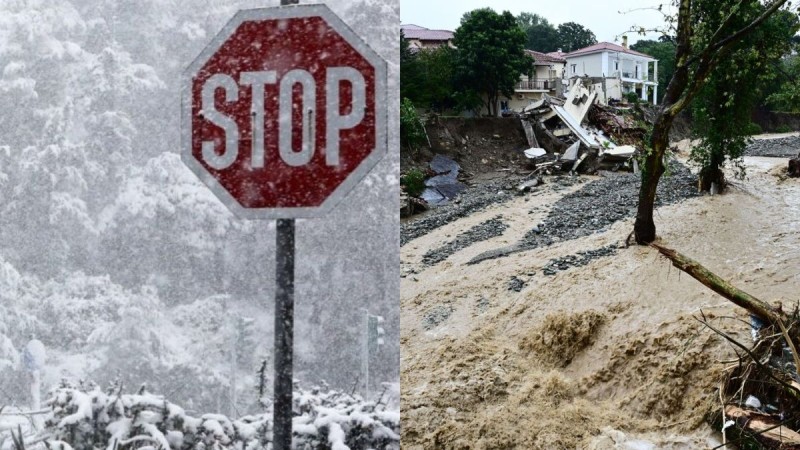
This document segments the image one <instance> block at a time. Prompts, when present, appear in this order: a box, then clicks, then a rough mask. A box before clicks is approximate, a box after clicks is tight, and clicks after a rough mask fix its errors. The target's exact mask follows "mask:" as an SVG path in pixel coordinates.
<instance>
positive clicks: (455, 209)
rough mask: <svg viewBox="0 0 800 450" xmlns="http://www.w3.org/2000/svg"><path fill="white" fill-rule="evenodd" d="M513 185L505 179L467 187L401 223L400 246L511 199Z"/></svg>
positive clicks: (512, 196)
mask: <svg viewBox="0 0 800 450" xmlns="http://www.w3.org/2000/svg"><path fill="white" fill-rule="evenodd" d="M513 187H514V184H513V183H512V182H511V181H506V180H503V181H492V182H490V183H486V184H483V185H480V186H473V187H469V188H468V189H467V190H466V191H465V192H464V193H462V194H461V195H460V197H459V198H458V199H457V200H455V201H453V202H450V203H449V204H447V205H442V206H439V207H437V208H436V209H434V210H432V211H430V212H429V213H428V214H427V215H426V216H424V217H421V218H419V219H416V220H413V221H409V222H406V223H404V224H401V225H400V246H401V247H402V246H403V245H406V244H407V243H408V242H410V241H412V240H414V239H416V238H418V237H420V236H422V235H424V234H427V233H430V232H431V231H433V230H435V229H437V228H439V227H441V226H444V225H447V224H448V223H450V222H453V221H456V220H458V219H460V218H462V217H466V216H468V215H470V214H472V213H474V212H477V211H480V210H481V209H483V208H486V207H487V206H489V205H493V204H495V203H504V202H507V201H509V200H511V199H512V198H514V194H513V192H512V190H513Z"/></svg>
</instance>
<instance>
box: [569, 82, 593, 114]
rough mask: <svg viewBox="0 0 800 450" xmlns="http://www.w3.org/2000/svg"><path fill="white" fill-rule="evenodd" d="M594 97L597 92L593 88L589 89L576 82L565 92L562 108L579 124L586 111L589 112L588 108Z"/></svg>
mask: <svg viewBox="0 0 800 450" xmlns="http://www.w3.org/2000/svg"><path fill="white" fill-rule="evenodd" d="M596 98H597V93H596V92H594V90H592V91H589V90H588V89H586V88H585V87H584V86H583V84H582V83H576V84H575V85H573V86H572V88H570V90H569V93H568V94H567V100H566V102H564V110H565V111H566V112H567V114H569V115H570V116H572V118H573V119H575V122H577V123H578V124H580V123H582V122H583V119H585V118H586V113H588V112H589V108H591V106H592V105H593V104H594V101H595V99H596Z"/></svg>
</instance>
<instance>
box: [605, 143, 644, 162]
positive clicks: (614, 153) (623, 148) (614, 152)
mask: <svg viewBox="0 0 800 450" xmlns="http://www.w3.org/2000/svg"><path fill="white" fill-rule="evenodd" d="M635 153H636V147H634V146H632V145H619V146H617V147H613V148H608V149H605V150H604V151H603V152H602V153H601V155H603V156H604V157H609V156H611V157H616V158H624V159H628V158H630V157H631V156H633V155H634V154H635Z"/></svg>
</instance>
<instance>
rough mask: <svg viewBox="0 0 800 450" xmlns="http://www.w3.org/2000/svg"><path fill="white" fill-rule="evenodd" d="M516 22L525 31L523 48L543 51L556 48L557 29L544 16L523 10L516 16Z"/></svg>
mask: <svg viewBox="0 0 800 450" xmlns="http://www.w3.org/2000/svg"><path fill="white" fill-rule="evenodd" d="M517 24H519V27H520V28H521V29H522V31H523V32H525V37H526V40H525V48H528V49H531V50H536V51H537V52H545V53H547V52H554V51H556V50H558V31H556V28H555V27H554V26H553V25H552V24H550V22H548V21H547V19H545V18H544V17H542V16H540V15H538V14H533V13H528V12H523V13H520V14H519V15H518V16H517Z"/></svg>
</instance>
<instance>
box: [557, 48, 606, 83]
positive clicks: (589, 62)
mask: <svg viewBox="0 0 800 450" xmlns="http://www.w3.org/2000/svg"><path fill="white" fill-rule="evenodd" d="M602 56H603V54H602V53H592V54H591V55H581V56H572V57H569V58H567V64H566V69H565V70H566V78H570V77H572V76H573V75H578V76H583V75H589V76H590V77H600V76H603V63H602ZM573 64H576V65H577V68H576V69H577V72H576V73H572V65H573ZM606 75H608V74H607V73H606Z"/></svg>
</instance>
